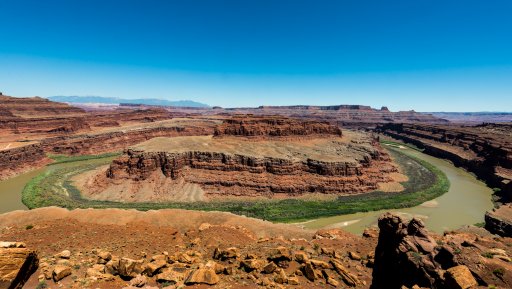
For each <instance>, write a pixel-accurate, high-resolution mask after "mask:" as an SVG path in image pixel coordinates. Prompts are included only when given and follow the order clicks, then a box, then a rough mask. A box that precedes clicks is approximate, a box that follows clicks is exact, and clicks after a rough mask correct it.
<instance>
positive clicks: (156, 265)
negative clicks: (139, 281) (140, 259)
mask: <svg viewBox="0 0 512 289" xmlns="http://www.w3.org/2000/svg"><path fill="white" fill-rule="evenodd" d="M166 265H167V262H166V261H164V260H156V261H152V262H149V263H148V264H146V270H144V273H146V275H148V276H149V277H151V276H153V275H155V274H157V273H158V271H159V270H160V269H162V268H163V267H165V266H166Z"/></svg>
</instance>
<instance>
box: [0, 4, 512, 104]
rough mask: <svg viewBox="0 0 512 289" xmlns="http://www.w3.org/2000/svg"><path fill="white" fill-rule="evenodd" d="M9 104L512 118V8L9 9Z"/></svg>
mask: <svg viewBox="0 0 512 289" xmlns="http://www.w3.org/2000/svg"><path fill="white" fill-rule="evenodd" d="M0 12H1V15H2V25H0V67H1V69H0V91H3V92H4V93H5V94H9V95H15V96H33V95H40V96H51V95H101V96H113V97H125V98H140V97H152V98H166V99H171V100H177V99H192V100H196V101H201V102H205V103H208V104H210V105H221V106H225V107H232V106H258V105H272V104H273V105H286V104H318V105H328V104H366V105H372V106H374V107H380V106H382V105H387V106H389V107H390V109H392V110H409V109H415V110H418V111H483V110H487V111H512V17H510V13H512V1H508V0H503V1H500V0H496V1H491V2H489V1H473V0H466V1H434V0H432V1H427V0H415V1H410V0H404V1H393V0H390V1H364V0H358V1H356V0H354V1H341V0H339V1H302V0H288V1H278V0H274V1H265V0H254V1H253V0H246V1H239V0H233V1H214V0H203V1H197V0H187V1H130V0H124V1H121V0H120V1H106V0H102V1H99V0H89V1H67V0H61V1H55V0H45V1H24V0H17V1H8V0H0Z"/></svg>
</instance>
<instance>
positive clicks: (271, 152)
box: [88, 132, 398, 200]
mask: <svg viewBox="0 0 512 289" xmlns="http://www.w3.org/2000/svg"><path fill="white" fill-rule="evenodd" d="M397 171H398V170H397V167H396V165H394V164H393V163H392V162H391V161H390V158H389V156H388V155H387V154H386V153H385V152H384V151H383V150H382V149H381V148H380V146H378V144H377V145H376V144H375V143H374V142H373V140H372V138H371V137H370V136H368V135H363V134H360V133H355V132H347V136H346V138H343V139H341V138H318V139H306V140H303V139H290V140H289V139H287V140H282V139H269V140H267V141H265V142H260V141H257V142H255V141H252V139H245V138H240V137H223V138H215V137H211V136H194V137H174V138H155V139H152V140H149V141H147V142H145V143H142V144H140V145H138V146H136V147H134V148H131V149H128V150H126V151H125V154H124V155H123V156H121V157H119V158H118V159H116V160H114V161H113V162H112V163H111V165H110V167H109V168H108V169H107V171H106V173H100V174H99V175H98V176H97V177H96V178H97V181H95V182H94V183H95V186H92V187H91V188H88V190H90V191H94V192H96V193H97V194H101V193H102V191H105V189H109V190H111V191H114V187H115V186H117V185H120V184H124V185H125V186H126V187H128V188H130V190H132V191H133V190H135V191H133V195H137V194H138V192H137V191H136V190H137V189H136V188H143V187H144V188H146V187H147V186H150V185H151V184H156V183H160V186H166V187H167V188H168V190H171V189H170V188H172V187H173V186H180V188H182V187H183V186H188V187H189V188H190V186H191V185H193V186H195V187H194V188H197V190H200V191H201V194H203V195H205V196H208V197H214V198H215V197H218V196H242V197H261V196H264V197H272V196H274V195H275V194H282V195H286V196H300V195H304V194H308V193H319V194H342V195H345V194H360V193H365V192H369V191H372V190H376V189H378V188H379V184H381V183H388V182H394V181H393V177H392V176H391V174H392V173H396V172H397ZM103 172H105V171H103ZM187 184H189V185H187ZM166 190H167V189H166ZM197 190H196V191H197ZM175 191H178V189H176V190H175ZM92 194H94V193H92ZM165 194H168V193H166V192H161V193H160V195H159V196H158V197H159V198H160V197H161V196H162V195H165ZM106 197H107V198H108V199H110V196H106ZM169 199H170V200H172V196H169ZM110 200H114V199H110Z"/></svg>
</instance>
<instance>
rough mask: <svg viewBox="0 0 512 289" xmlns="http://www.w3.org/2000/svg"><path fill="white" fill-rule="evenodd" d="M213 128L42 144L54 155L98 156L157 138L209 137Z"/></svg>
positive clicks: (133, 132)
mask: <svg viewBox="0 0 512 289" xmlns="http://www.w3.org/2000/svg"><path fill="white" fill-rule="evenodd" d="M212 133H213V128H212V127H155V128H147V129H137V130H131V131H116V132H108V133H101V134H94V135H79V136H72V137H55V138H49V139H46V140H44V141H43V142H42V145H43V147H44V149H45V150H46V151H47V152H50V153H53V154H66V155H78V154H98V153H106V152H116V151H120V150H124V149H126V148H127V147H128V146H131V145H134V144H138V143H141V142H143V141H146V140H149V139H152V138H155V137H174V136H187V135H209V134H212Z"/></svg>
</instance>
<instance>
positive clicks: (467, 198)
mask: <svg viewBox="0 0 512 289" xmlns="http://www.w3.org/2000/svg"><path fill="white" fill-rule="evenodd" d="M400 150H401V151H402V152H403V153H405V154H409V155H412V156H415V157H417V158H420V159H422V160H425V161H427V162H429V163H431V164H433V165H435V166H436V167H438V168H439V169H440V170H442V171H443V172H444V173H445V174H446V176H447V177H448V179H449V180H450V183H451V185H450V189H449V191H448V192H447V193H446V194H444V195H443V196H441V197H439V198H437V199H434V200H432V201H429V202H426V203H424V204H422V205H420V206H417V207H413V208H407V209H400V210H396V212H398V213H400V214H403V215H405V216H417V217H420V218H422V219H423V220H424V221H425V223H426V225H427V227H428V228H429V229H431V230H433V231H436V232H438V233H442V232H443V231H444V230H448V229H456V228H459V227H461V226H463V225H470V224H475V223H480V222H483V221H484V214H485V212H486V211H487V210H490V209H492V208H493V204H492V201H491V195H492V190H491V189H490V188H488V187H487V186H486V185H485V184H484V183H483V182H481V181H479V180H477V179H476V178H475V177H474V176H473V175H471V174H470V173H468V172H466V171H465V170H463V169H460V168H457V167H455V166H453V165H452V164H451V163H450V162H448V161H445V160H442V159H438V158H435V157H432V156H429V155H426V154H423V153H421V152H418V151H416V150H413V149H409V148H406V147H402V148H401V149H400ZM67 165H73V164H59V165H55V166H48V167H46V168H43V169H39V170H35V171H32V172H29V173H26V174H23V175H20V176H17V177H15V178H11V179H8V180H5V181H0V200H1V202H0V213H5V212H10V211H14V210H26V207H25V206H24V205H23V203H22V202H21V191H22V190H23V188H24V187H25V184H26V183H27V182H29V181H30V180H31V179H32V178H33V177H35V176H36V175H38V174H39V173H41V172H44V170H48V169H53V168H58V167H61V166H67ZM385 211H389V210H385ZM385 211H376V212H364V213H356V214H350V215H341V216H335V217H329V218H321V219H317V220H312V221H308V222H304V223H302V225H303V226H304V227H306V228H311V229H319V228H343V229H345V230H347V231H350V232H353V233H358V234H359V233H361V232H362V231H363V230H364V228H366V227H368V226H371V225H375V224H376V223H377V219H378V217H379V215H381V214H382V213H383V212H385Z"/></svg>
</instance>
